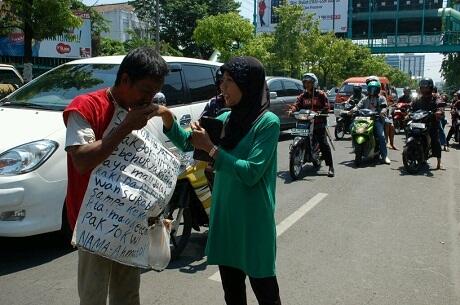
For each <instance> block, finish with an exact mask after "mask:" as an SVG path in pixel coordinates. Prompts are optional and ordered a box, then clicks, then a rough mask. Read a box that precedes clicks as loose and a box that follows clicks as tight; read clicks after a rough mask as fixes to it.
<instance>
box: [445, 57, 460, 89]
mask: <svg viewBox="0 0 460 305" xmlns="http://www.w3.org/2000/svg"><path fill="white" fill-rule="evenodd" d="M441 75H442V77H443V78H444V79H445V81H446V83H445V85H444V90H445V91H447V92H448V93H449V94H452V93H453V92H455V91H458V90H459V89H460V53H451V54H447V55H444V59H443V61H442V64H441Z"/></svg>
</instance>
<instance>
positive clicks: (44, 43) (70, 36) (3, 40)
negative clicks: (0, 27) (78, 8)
mask: <svg viewBox="0 0 460 305" xmlns="http://www.w3.org/2000/svg"><path fill="white" fill-rule="evenodd" d="M75 15H77V16H79V17H80V18H82V21H83V24H82V26H81V27H79V28H74V29H69V32H68V33H65V34H63V35H58V36H56V37H52V38H50V39H44V40H41V41H35V40H34V41H33V42H32V56H34V57H52V58H82V57H91V21H90V17H89V14H88V13H83V14H79V13H75ZM0 55H4V56H24V33H23V32H22V30H20V29H16V30H13V31H12V32H11V33H10V34H9V35H8V36H3V37H0Z"/></svg>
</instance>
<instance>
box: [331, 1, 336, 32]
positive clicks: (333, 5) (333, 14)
mask: <svg viewBox="0 0 460 305" xmlns="http://www.w3.org/2000/svg"><path fill="white" fill-rule="evenodd" d="M332 32H334V35H335V0H332Z"/></svg>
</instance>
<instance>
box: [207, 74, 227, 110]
mask: <svg viewBox="0 0 460 305" xmlns="http://www.w3.org/2000/svg"><path fill="white" fill-rule="evenodd" d="M222 77H223V75H222V72H221V71H220V69H217V71H216V82H215V84H216V93H217V94H216V96H215V97H213V98H212V99H210V100H209V102H208V103H207V104H206V106H205V107H204V110H203V113H202V114H201V116H209V117H213V118H215V117H217V116H219V114H220V112H221V110H222V109H224V108H225V100H224V96H223V95H222V90H220V84H221V83H222Z"/></svg>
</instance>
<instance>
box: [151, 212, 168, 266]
mask: <svg viewBox="0 0 460 305" xmlns="http://www.w3.org/2000/svg"><path fill="white" fill-rule="evenodd" d="M164 222H165V220H164V219H159V220H157V221H156V222H155V224H154V225H153V226H151V227H150V229H149V240H150V243H149V244H150V245H149V265H150V266H151V267H152V269H153V270H156V271H162V270H164V269H165V268H166V267H167V266H168V264H169V261H170V260H171V249H170V247H169V238H170V233H171V232H170V230H169V229H168V228H167V227H166V225H165V223H164Z"/></svg>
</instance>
